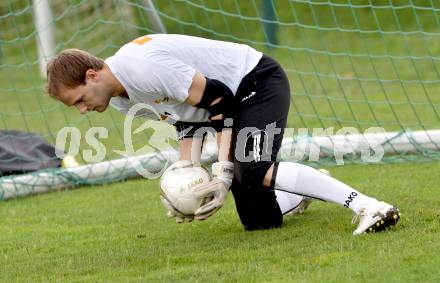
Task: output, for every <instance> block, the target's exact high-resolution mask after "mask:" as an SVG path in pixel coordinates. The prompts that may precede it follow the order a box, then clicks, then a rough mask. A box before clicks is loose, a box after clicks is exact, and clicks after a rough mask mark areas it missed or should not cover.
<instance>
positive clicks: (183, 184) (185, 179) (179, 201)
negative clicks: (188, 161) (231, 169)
mask: <svg viewBox="0 0 440 283" xmlns="http://www.w3.org/2000/svg"><path fill="white" fill-rule="evenodd" d="M211 179H212V178H211V174H209V172H208V171H207V170H206V169H205V168H203V167H200V166H192V165H191V166H186V167H177V168H172V169H171V170H167V171H165V173H164V174H163V175H162V178H161V179H160V189H161V192H160V193H161V196H162V197H163V198H165V199H167V200H168V202H169V203H170V204H171V205H172V206H173V208H174V209H175V210H177V211H178V212H180V213H182V214H183V215H194V212H195V211H196V209H197V208H199V207H200V206H201V205H202V203H203V199H197V198H196V197H195V195H194V190H193V189H194V188H195V187H196V186H198V185H201V184H205V183H208V182H209V181H211Z"/></svg>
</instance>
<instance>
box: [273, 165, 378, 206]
mask: <svg viewBox="0 0 440 283" xmlns="http://www.w3.org/2000/svg"><path fill="white" fill-rule="evenodd" d="M275 189H276V190H282V191H286V192H292V193H295V194H298V195H301V196H306V197H311V198H316V199H320V200H323V201H328V202H333V203H338V204H340V205H343V206H345V207H347V208H350V209H351V210H353V211H354V212H355V213H359V212H360V210H361V209H362V208H364V207H366V206H368V205H369V204H371V203H374V202H377V200H376V199H374V198H371V197H368V196H366V195H364V194H361V193H360V192H358V191H357V190H355V189H353V188H352V187H350V186H348V185H346V184H344V183H342V182H340V181H338V180H336V179H335V178H332V177H330V176H327V175H326V174H324V173H322V172H320V171H318V170H316V169H314V168H312V167H309V166H305V165H302V164H299V163H292V162H280V163H279V165H278V171H277V175H276V178H275Z"/></svg>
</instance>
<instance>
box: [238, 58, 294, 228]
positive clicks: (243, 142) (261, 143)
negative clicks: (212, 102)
mask: <svg viewBox="0 0 440 283" xmlns="http://www.w3.org/2000/svg"><path fill="white" fill-rule="evenodd" d="M235 99H236V101H235V106H234V108H235V113H236V115H235V117H234V125H233V132H234V138H235V143H234V144H235V153H234V179H233V182H232V186H231V191H232V193H233V195H234V199H235V204H236V208H237V212H238V215H239V216H240V220H241V222H242V223H243V225H244V227H245V229H246V230H256V229H268V228H274V227H280V226H281V225H282V219H283V218H282V213H281V210H280V208H279V206H278V203H277V201H276V196H275V192H274V188H273V187H274V179H275V176H276V169H277V163H276V157H277V154H278V151H279V149H280V147H281V142H282V138H283V133H284V129H285V127H286V122H287V115H288V112H289V106H290V87H289V81H288V79H287V76H286V74H285V72H284V71H283V69H282V68H281V66H280V65H279V64H278V63H277V62H276V61H275V60H273V59H272V58H270V57H268V56H266V55H263V57H262V58H261V60H260V61H259V63H258V65H257V66H256V67H255V68H254V69H253V70H252V71H251V72H250V73H249V74H247V75H246V76H245V77H244V78H243V80H242V82H241V83H240V86H239V88H238V90H237V94H236V96H235ZM272 164H274V165H275V167H274V174H273V178H272V179H273V180H272V182H271V186H270V187H269V188H264V187H263V179H264V176H265V174H266V172H267V170H268V169H269V168H270V166H271V165H272Z"/></svg>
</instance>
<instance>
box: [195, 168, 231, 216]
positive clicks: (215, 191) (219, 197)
mask: <svg viewBox="0 0 440 283" xmlns="http://www.w3.org/2000/svg"><path fill="white" fill-rule="evenodd" d="M212 175H213V177H214V178H213V179H212V181H210V182H209V183H207V184H203V185H199V186H197V187H195V188H194V194H195V195H196V196H197V197H198V198H200V199H211V200H210V201H209V202H208V203H206V204H205V205H203V206H201V207H199V208H198V209H197V210H196V211H195V218H196V219H197V220H206V219H208V218H209V217H210V216H212V215H213V214H214V213H216V212H217V211H218V210H219V209H220V208H221V207H222V206H223V204H224V202H225V201H226V198H227V196H228V192H229V188H230V187H231V184H232V177H233V176H234V164H233V163H232V162H230V161H219V162H216V163H214V164H212Z"/></svg>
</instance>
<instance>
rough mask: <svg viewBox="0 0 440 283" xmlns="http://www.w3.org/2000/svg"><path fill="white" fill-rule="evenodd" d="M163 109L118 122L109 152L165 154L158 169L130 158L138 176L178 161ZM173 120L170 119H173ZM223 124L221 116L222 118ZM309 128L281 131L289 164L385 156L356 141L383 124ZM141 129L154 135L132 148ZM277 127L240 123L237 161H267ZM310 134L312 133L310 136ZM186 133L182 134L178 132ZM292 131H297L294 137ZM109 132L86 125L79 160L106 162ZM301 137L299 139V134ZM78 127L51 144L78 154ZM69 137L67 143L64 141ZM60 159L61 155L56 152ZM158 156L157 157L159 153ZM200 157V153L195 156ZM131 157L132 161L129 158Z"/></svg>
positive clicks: (376, 146) (139, 108)
mask: <svg viewBox="0 0 440 283" xmlns="http://www.w3.org/2000/svg"><path fill="white" fill-rule="evenodd" d="M139 116H143V117H146V118H148V119H149V120H146V121H145V122H143V123H142V124H141V126H139V127H137V128H136V129H133V120H134V119H135V118H136V117H139ZM163 117H164V115H163V113H159V112H158V111H156V110H155V108H154V107H152V106H151V105H148V104H144V103H137V104H134V105H133V106H132V107H131V108H130V109H129V111H128V112H127V114H126V117H125V119H124V126H123V132H124V134H123V141H124V147H125V148H124V149H122V150H117V149H112V152H114V153H117V154H119V155H120V156H123V157H133V156H139V155H141V154H145V153H146V152H149V153H157V154H162V155H163V156H162V157H164V158H162V159H163V161H164V164H163V166H162V167H161V168H162V169H161V170H159V171H158V170H157V168H156V170H150V169H149V167H151V166H148V162H147V163H145V162H141V161H140V159H136V158H134V159H132V162H133V163H132V164H131V165H132V166H133V167H134V169H135V170H136V171H137V172H138V173H139V174H140V175H141V176H143V177H145V178H148V179H154V178H158V177H160V176H161V175H162V173H163V172H164V170H165V169H166V168H167V167H168V165H169V164H170V163H173V162H175V161H177V160H171V159H170V158H176V155H175V154H174V157H173V155H170V156H165V155H166V154H164V153H166V152H174V153H175V148H174V147H173V146H172V144H175V143H176V142H177V141H178V137H177V135H176V134H175V133H174V132H172V131H168V132H164V127H163V124H161V123H158V122H157V121H165V122H167V123H168V124H173V123H174V122H175V121H179V117H178V115H167V116H166V118H165V120H164V118H163ZM227 120H228V121H227V123H228V124H227V125H225V126H227V127H231V126H232V125H233V122H234V121H233V120H232V119H227ZM173 121H174V122H173ZM225 124H226V120H225ZM190 130H191V127H190V128H188V129H185V131H184V132H189V131H190ZM311 130H312V131H311V132H310V130H309V129H307V128H299V129H294V128H286V129H284V137H286V136H288V137H294V138H293V140H292V141H293V142H292V143H289V144H283V146H282V147H281V149H280V152H279V153H278V156H279V157H280V158H281V160H289V161H293V162H299V161H303V160H306V159H305V158H306V157H308V160H309V161H319V159H320V158H321V157H324V156H325V157H326V158H327V157H330V156H331V155H333V157H334V159H335V161H336V163H337V164H338V165H343V164H344V157H346V156H350V155H351V156H352V155H353V154H360V159H361V160H362V161H364V162H368V163H374V162H380V161H381V160H382V158H383V156H384V148H383V145H382V144H380V143H375V142H373V143H371V142H369V141H367V140H363V139H361V138H362V137H363V135H371V134H378V133H379V134H381V133H382V134H383V133H384V132H385V130H384V129H383V128H378V127H373V128H368V129H366V130H365V132H364V134H361V133H359V131H358V130H357V129H356V128H353V127H343V128H341V129H339V130H337V131H336V132H334V128H326V129H322V128H313V129H311ZM144 131H150V132H152V133H153V134H151V135H150V138H149V139H148V140H146V141H145V144H144V145H143V146H142V148H140V149H137V150H136V149H135V146H134V145H133V138H132V137H133V136H134V135H137V134H140V133H141V132H144ZM208 132H211V133H212V132H215V130H214V129H212V128H210V127H202V128H199V129H197V130H196V131H195V133H196V134H195V136H204V135H205V134H206V133H208ZM281 132H282V129H280V128H277V127H276V124H275V123H270V124H268V125H266V127H265V128H264V129H257V128H255V127H245V128H243V129H241V130H240V131H239V132H238V133H235V134H236V141H235V144H234V147H235V149H234V155H235V158H236V159H237V160H239V161H240V162H259V161H270V160H271V156H272V152H273V143H274V139H275V137H276V136H277V135H279V134H281ZM309 133H311V135H310V134H309ZM183 134H184V135H185V133H183ZM294 134H296V135H294ZM349 136H352V137H356V139H357V140H359V141H361V142H359V141H358V142H352V141H349V140H348V139H347V137H349ZM108 137H109V130H108V129H107V128H105V127H92V128H90V129H88V130H87V131H86V133H85V135H84V139H85V142H86V143H87V144H88V145H89V147H90V148H91V149H84V150H82V152H81V154H82V158H83V160H84V161H86V162H88V163H98V162H102V161H104V160H106V156H107V148H106V147H105V146H104V144H103V143H102V142H101V140H102V139H108ZM303 137H304V138H303ZM82 138H83V137H82V133H81V131H80V130H79V129H78V128H76V127H64V128H62V129H61V130H60V131H59V132H58V135H57V138H56V147H57V148H58V149H60V151H64V153H66V154H69V155H72V156H77V155H79V154H80V144H81V141H82V140H83V139H82ZM318 139H321V140H323V139H324V141H327V140H329V141H330V142H329V141H327V144H330V145H331V146H332V148H331V150H329V147H328V146H323V145H322V144H319V143H317V142H315V141H316V140H318ZM68 141H69V142H68ZM190 154H191V156H192V157H196V158H197V155H200V144H199V145H197V143H193V144H192V148H191V152H190ZM58 157H60V158H62V156H58ZM159 157H160V156H159ZM198 157H200V156H198ZM130 160H131V159H130ZM354 197H356V195H350V196H349V197H348V199H347V201H346V206H347V207H348V206H349V204H350V203H351V202H352V201H353V198H354Z"/></svg>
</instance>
